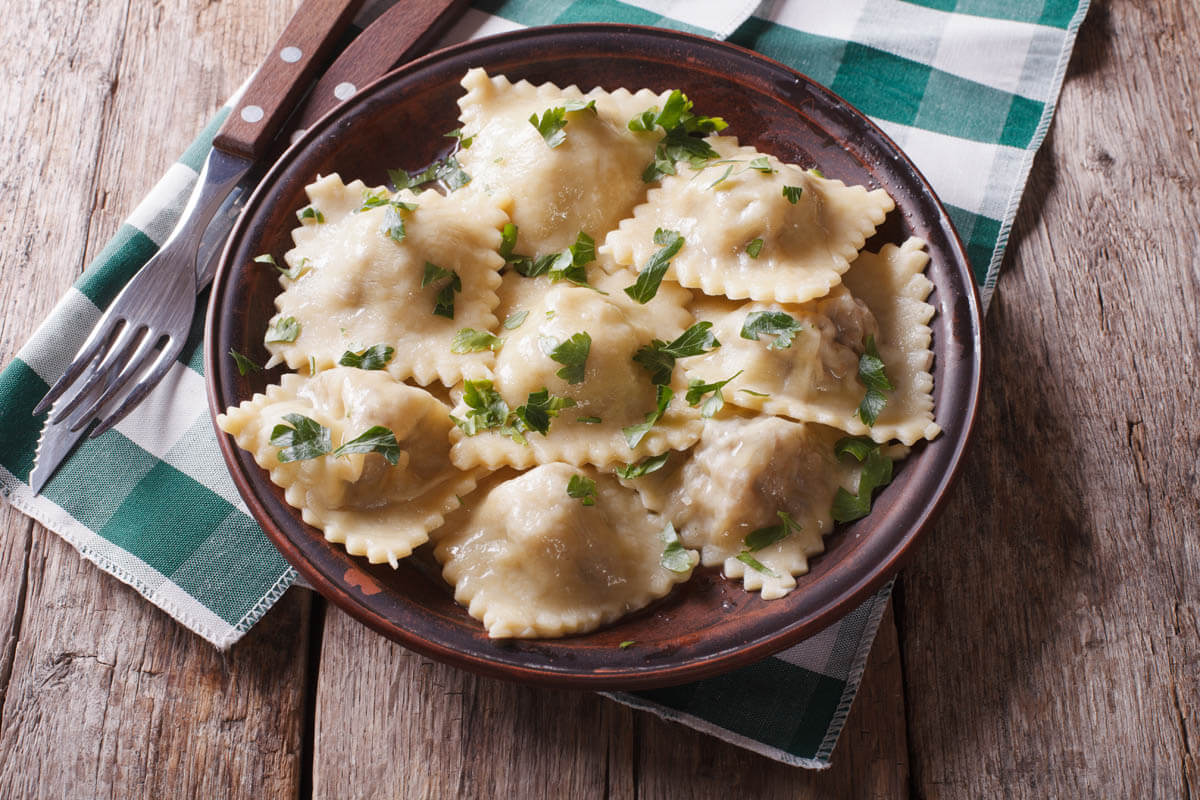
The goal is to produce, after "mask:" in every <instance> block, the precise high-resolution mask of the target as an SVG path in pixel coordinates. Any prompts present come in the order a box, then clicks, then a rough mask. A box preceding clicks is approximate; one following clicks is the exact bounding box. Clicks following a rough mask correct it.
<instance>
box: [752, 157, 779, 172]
mask: <svg viewBox="0 0 1200 800" xmlns="http://www.w3.org/2000/svg"><path fill="white" fill-rule="evenodd" d="M750 169H756V170H758V171H759V172H761V173H762V174H764V175H770V174H771V173H772V172H774V171H775V168H774V167H772V166H771V162H770V161H768V160H767V157H766V156H759V157H758V158H754V159H751V160H750Z"/></svg>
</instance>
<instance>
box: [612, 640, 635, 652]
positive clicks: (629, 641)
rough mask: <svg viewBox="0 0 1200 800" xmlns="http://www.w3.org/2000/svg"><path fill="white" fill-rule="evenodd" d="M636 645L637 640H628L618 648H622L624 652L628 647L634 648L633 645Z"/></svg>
mask: <svg viewBox="0 0 1200 800" xmlns="http://www.w3.org/2000/svg"><path fill="white" fill-rule="evenodd" d="M635 644H637V642H636V641H635V640H633V639H626V640H625V641H623V642H621V643H620V644H619V645H617V647H619V648H621V649H622V650H624V649H625V648H627V647H632V646H633V645H635Z"/></svg>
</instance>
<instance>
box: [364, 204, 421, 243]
mask: <svg viewBox="0 0 1200 800" xmlns="http://www.w3.org/2000/svg"><path fill="white" fill-rule="evenodd" d="M384 205H386V206H387V210H386V211H384V212H383V223H382V224H381V225H380V226H379V230H380V231H382V232H383V233H385V234H387V236H388V238H390V239H391V240H392V241H394V242H395V243H396V244H400V243H401V242H403V241H404V237H405V236H407V235H408V231H406V230H405V229H404V217H403V216H401V215H400V212H401V211H416V209H417V204H416V203H402V202H400V201H399V200H389V201H387V202H386V203H385V204H384ZM359 210H360V211H361V210H362V209H359Z"/></svg>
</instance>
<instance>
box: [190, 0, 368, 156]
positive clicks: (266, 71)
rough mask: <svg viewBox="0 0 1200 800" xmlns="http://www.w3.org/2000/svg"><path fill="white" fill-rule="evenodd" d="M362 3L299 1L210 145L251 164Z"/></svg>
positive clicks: (352, 0) (350, 0)
mask: <svg viewBox="0 0 1200 800" xmlns="http://www.w3.org/2000/svg"><path fill="white" fill-rule="evenodd" d="M362 3H363V0H304V2H303V3H301V5H300V8H299V9H297V11H296V13H295V14H294V15H293V16H292V19H291V20H290V21H289V22H288V24H287V27H286V28H285V29H284V31H283V35H282V36H280V37H279V41H277V42H275V46H274V47H273V48H272V49H271V53H270V55H268V56H267V58H266V60H265V61H263V63H262V65H261V66H260V67H259V68H258V71H257V72H255V73H254V77H253V78H251V79H250V85H249V86H248V87H246V91H245V92H244V93H243V94H242V96H241V98H240V99H239V100H238V103H237V105H236V106H234V109H233V111H232V112H231V113H230V114H229V118H228V119H226V120H225V124H224V125H222V126H221V130H219V131H217V135H216V137H215V138H214V139H213V147H216V148H218V149H220V150H224V151H225V152H227V153H232V154H234V155H237V156H241V157H242V158H246V159H249V160H251V161H254V160H257V159H258V158H259V157H260V156H262V155H263V154H265V153H266V152H267V151H268V149H269V147H270V144H271V140H272V139H273V138H274V136H275V134H276V132H278V130H279V127H280V125H282V124H283V121H284V120H285V119H286V118H287V117H288V115H289V114H291V112H292V110H293V109H294V108H295V107H296V104H297V102H299V100H300V97H301V95H302V94H303V93H304V91H305V90H306V89H307V88H308V86H309V85H310V84H311V83H312V81H313V79H314V78H315V77H316V73H317V70H318V69H320V67H321V65H322V64H324V63H326V61H327V60H328V58H329V56H330V55H331V54H332V50H333V48H334V46H336V45H337V43H338V40H339V38H340V37H341V35H342V33H343V32H345V30H346V27H347V26H348V25H349V24H350V21H351V20H352V19H353V18H354V14H355V13H356V12H357V11H358V9H359V7H360V6H361V5H362Z"/></svg>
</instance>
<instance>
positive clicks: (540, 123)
mask: <svg viewBox="0 0 1200 800" xmlns="http://www.w3.org/2000/svg"><path fill="white" fill-rule="evenodd" d="M585 110H590V111H591V112H592V113H593V114H594V113H596V101H595V100H589V101H587V102H586V103H585V102H584V101H582V100H568V101H567V102H566V103H564V104H563V105H561V106H556V107H554V108H548V109H546V110H545V111H543V112H542V117H541V119H538V115H537V113H534V114H532V115H530V117H529V124H530V125H532V126H533V127H534V128H536V129H537V132H538V133H540V134H541V135H542V138H543V139H545V140H546V144H547V145H549V146H550V147H551V148H552V149H553V148H555V147H558V146H559V145H560V144H562V143H563V142H565V141H566V140H567V134H566V132H565V131H564V130H563V128H565V127H567V113H568V112H571V111H585Z"/></svg>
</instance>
